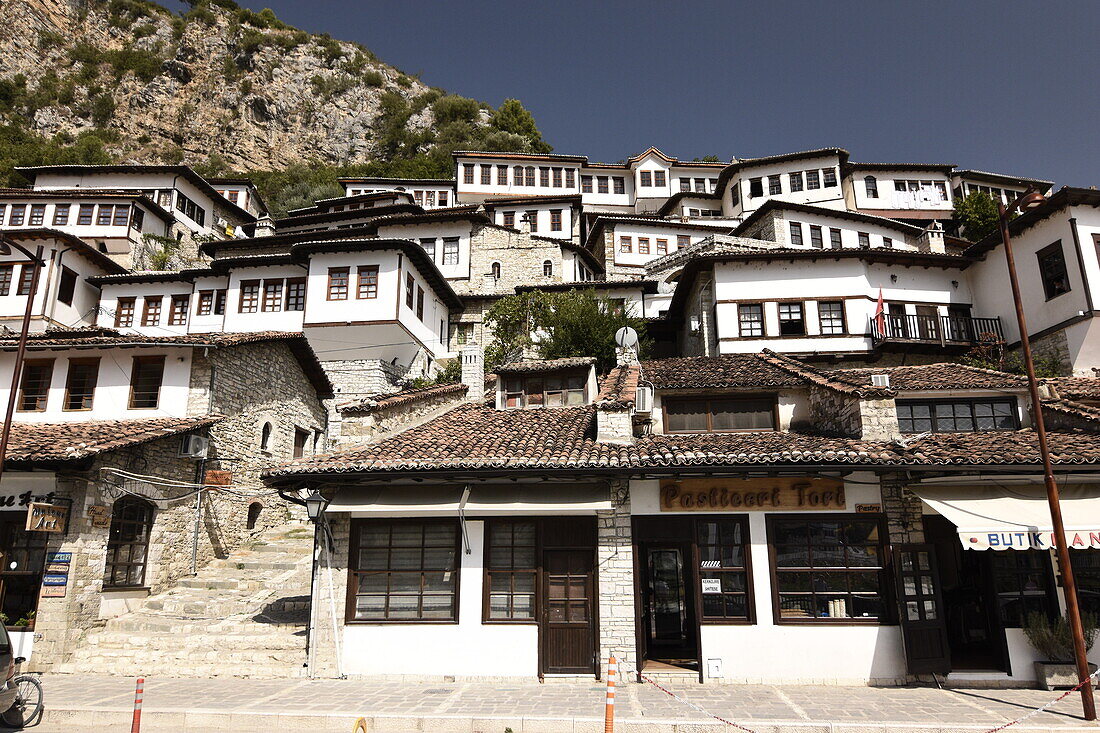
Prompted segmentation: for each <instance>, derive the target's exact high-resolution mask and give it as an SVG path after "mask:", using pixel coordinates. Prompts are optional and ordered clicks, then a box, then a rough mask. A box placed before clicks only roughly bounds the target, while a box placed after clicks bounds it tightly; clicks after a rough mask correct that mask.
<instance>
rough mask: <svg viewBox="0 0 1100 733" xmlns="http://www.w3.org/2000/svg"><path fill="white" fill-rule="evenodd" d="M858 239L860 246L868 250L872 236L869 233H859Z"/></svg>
mask: <svg viewBox="0 0 1100 733" xmlns="http://www.w3.org/2000/svg"><path fill="white" fill-rule="evenodd" d="M858 238H859V246H860V247H863V248H864V249H867V248H869V247H870V246H871V235H870V234H868V233H867V232H859V233H858Z"/></svg>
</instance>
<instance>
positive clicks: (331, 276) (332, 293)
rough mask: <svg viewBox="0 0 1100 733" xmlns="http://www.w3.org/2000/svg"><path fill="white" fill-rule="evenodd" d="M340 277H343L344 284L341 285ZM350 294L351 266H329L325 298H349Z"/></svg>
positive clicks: (335, 299) (331, 299)
mask: <svg viewBox="0 0 1100 733" xmlns="http://www.w3.org/2000/svg"><path fill="white" fill-rule="evenodd" d="M338 278H343V281H344V282H343V285H340V283H339V280H338ZM341 291H342V292H341ZM350 296H351V267H348V266H345V267H330V268H328V285H327V287H326V288H325V300H328V301H338V300H347V299H348V298H349V297H350Z"/></svg>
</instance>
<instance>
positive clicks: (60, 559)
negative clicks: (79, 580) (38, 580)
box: [46, 552, 73, 576]
mask: <svg viewBox="0 0 1100 733" xmlns="http://www.w3.org/2000/svg"><path fill="white" fill-rule="evenodd" d="M72 561H73V553H71V552H47V553H46V572H47V573H50V574H61V575H66V576H67V575H68V574H69V565H70V564H71V563H72Z"/></svg>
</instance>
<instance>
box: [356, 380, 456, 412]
mask: <svg viewBox="0 0 1100 733" xmlns="http://www.w3.org/2000/svg"><path fill="white" fill-rule="evenodd" d="M467 389H468V388H467V386H466V385H465V384H463V383H462V382H448V383H446V384H433V385H430V386H428V387H420V388H418V389H404V390H401V391H400V392H390V393H379V394H374V395H371V396H369V397H364V398H362V399H359V400H352V401H351V402H345V403H343V404H340V405H337V406H336V410H337V412H373V411H375V410H384V409H389V408H392V407H398V406H400V405H405V404H409V403H412V402H418V401H420V400H424V399H429V398H431V397H440V396H443V395H448V394H456V393H458V392H465V391H466V390H467Z"/></svg>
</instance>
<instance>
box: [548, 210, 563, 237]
mask: <svg viewBox="0 0 1100 733" xmlns="http://www.w3.org/2000/svg"><path fill="white" fill-rule="evenodd" d="M561 212H562V210H561V209H550V231H552V232H560V231H561V230H562V229H561V227H562V216H561Z"/></svg>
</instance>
